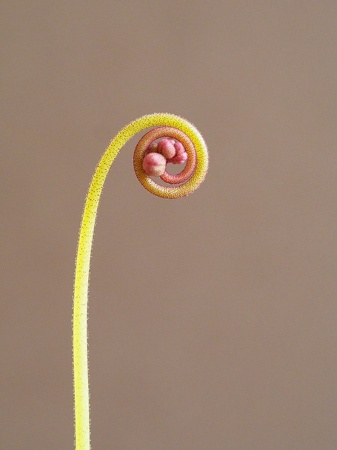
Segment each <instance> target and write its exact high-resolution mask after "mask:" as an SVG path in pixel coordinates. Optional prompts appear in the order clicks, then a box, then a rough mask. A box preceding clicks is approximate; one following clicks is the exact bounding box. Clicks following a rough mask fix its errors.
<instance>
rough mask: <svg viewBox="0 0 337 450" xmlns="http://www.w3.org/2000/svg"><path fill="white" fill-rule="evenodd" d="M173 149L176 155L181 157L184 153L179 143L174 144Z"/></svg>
mask: <svg viewBox="0 0 337 450" xmlns="http://www.w3.org/2000/svg"><path fill="white" fill-rule="evenodd" d="M174 148H175V149H176V155H182V154H183V153H185V149H184V146H183V144H182V143H181V142H179V141H177V142H175V144H174Z"/></svg>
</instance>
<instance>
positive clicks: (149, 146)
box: [133, 127, 207, 198]
mask: <svg viewBox="0 0 337 450" xmlns="http://www.w3.org/2000/svg"><path fill="white" fill-rule="evenodd" d="M158 138H161V139H160V141H159V142H155V141H156V140H157V139H158ZM167 138H171V139H167ZM203 156H204V155H203ZM184 162H186V166H185V167H184V169H183V170H182V171H181V172H180V173H179V174H177V175H173V174H170V173H169V172H167V170H166V165H167V163H173V164H182V163H184ZM203 162H204V163H205V161H203ZM197 164H198V158H197V154H196V150H195V147H194V145H193V143H192V141H191V139H190V138H189V137H188V136H187V135H186V134H185V133H183V132H182V131H181V130H180V129H178V128H173V127H158V128H154V129H152V130H151V131H149V132H148V133H146V134H145V135H144V136H143V137H142V138H141V139H140V141H139V142H138V144H137V146H136V148H135V152H134V157H133V165H134V169H135V173H136V176H137V178H138V180H139V181H140V183H141V184H142V185H143V186H144V187H145V189H147V190H148V191H149V192H151V193H152V194H155V195H157V196H159V197H164V198H179V197H183V196H186V195H188V194H190V193H191V192H193V191H194V190H195V189H196V188H197V187H198V186H199V185H200V183H201V182H202V181H203V179H204V176H205V174H206V171H205V168H204V171H202V170H200V167H199V174H197V175H199V176H195V177H194V178H192V179H191V177H193V174H194V172H195V171H196V168H197ZM206 170H207V168H206ZM200 172H201V173H200ZM151 175H157V176H160V178H161V179H162V180H163V181H165V182H166V183H169V184H177V185H178V184H179V186H176V187H165V186H161V185H159V184H157V183H156V182H155V181H154V180H152V179H151V178H150V176H151ZM200 175H201V176H200ZM189 180H191V181H189Z"/></svg>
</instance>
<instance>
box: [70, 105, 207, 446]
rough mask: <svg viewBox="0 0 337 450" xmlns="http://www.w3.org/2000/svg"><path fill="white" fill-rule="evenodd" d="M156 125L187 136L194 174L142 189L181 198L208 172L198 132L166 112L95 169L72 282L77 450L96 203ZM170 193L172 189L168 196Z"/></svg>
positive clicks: (119, 140)
mask: <svg viewBox="0 0 337 450" xmlns="http://www.w3.org/2000/svg"><path fill="white" fill-rule="evenodd" d="M157 126H171V127H174V128H177V129H180V130H181V131H183V132H184V133H186V135H187V136H188V137H189V138H190V140H191V141H192V143H193V145H194V146H195V151H196V155H197V160H198V165H197V167H196V170H195V173H194V174H193V175H192V177H191V178H190V179H189V180H188V182H187V183H186V184H187V185H189V188H188V189H186V188H185V187H184V188H182V187H180V186H178V187H174V188H164V187H162V186H158V185H156V184H155V185H154V184H153V182H152V180H151V179H150V180H148V177H146V175H145V174H140V175H137V176H140V177H143V178H144V179H145V180H143V181H144V182H145V184H146V183H147V186H145V187H146V189H148V190H150V191H151V192H152V193H154V194H155V195H159V196H161V197H166V198H177V197H180V196H182V195H187V194H188V193H189V192H191V191H192V190H194V189H195V188H196V187H197V186H198V185H199V184H200V182H201V181H202V180H203V179H204V177H205V174H206V171H207V166H208V157H207V150H206V145H205V143H204V141H203V138H202V137H201V135H200V133H199V132H198V131H197V129H196V128H195V127H194V126H193V125H191V124H190V123H189V122H187V121H186V120H184V119H182V118H180V117H178V116H175V115H172V114H165V113H164V114H151V115H147V116H143V117H140V118H139V119H136V120H135V121H133V122H131V123H130V124H129V125H127V126H126V127H125V128H123V129H122V130H121V131H120V132H119V133H118V134H117V136H116V137H115V138H114V139H113V140H112V141H111V142H110V144H109V146H108V148H107V149H106V151H105V153H104V154H103V156H102V158H101V160H100V162H99V164H98V166H97V168H96V170H95V173H94V176H93V178H92V181H91V184H90V187H89V191H88V195H87V198H86V202H85V206H84V211H83V216H82V223H81V227H80V234H79V241H78V249H77V257H76V269H75V282H74V308H73V370H74V397H75V440H76V450H89V449H90V418H89V380H88V378H89V375H88V350H87V306H88V285H89V270H90V255H91V248H92V242H93V235H94V227H95V221H96V215H97V209H98V204H99V200H100V196H101V193H102V189H103V185H104V182H105V179H106V177H107V174H108V172H109V169H110V166H111V164H112V163H113V161H114V159H115V158H116V156H117V154H118V152H119V150H120V149H121V148H122V147H123V145H124V144H125V143H126V142H127V141H128V140H129V139H130V138H132V137H133V136H134V135H135V134H136V133H138V132H139V131H141V130H143V129H145V128H149V127H157ZM138 169H139V168H138ZM169 190H171V193H170V192H169Z"/></svg>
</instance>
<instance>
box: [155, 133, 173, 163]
mask: <svg viewBox="0 0 337 450" xmlns="http://www.w3.org/2000/svg"><path fill="white" fill-rule="evenodd" d="M157 151H158V152H159V153H161V154H162V155H164V156H165V158H166V159H171V158H173V157H174V156H175V154H176V149H175V148H174V144H173V142H172V139H168V138H164V139H161V140H160V141H159V142H158V147H157Z"/></svg>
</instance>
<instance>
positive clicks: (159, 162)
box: [143, 153, 166, 177]
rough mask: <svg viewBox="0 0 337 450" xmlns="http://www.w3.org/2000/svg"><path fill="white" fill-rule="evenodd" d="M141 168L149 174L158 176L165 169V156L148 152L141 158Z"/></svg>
mask: <svg viewBox="0 0 337 450" xmlns="http://www.w3.org/2000/svg"><path fill="white" fill-rule="evenodd" d="M143 169H144V172H145V173H146V174H147V175H149V176H154V177H160V176H161V175H163V173H164V172H165V169H166V159H165V156H163V155H161V154H160V153H148V154H147V155H146V156H145V158H144V159H143Z"/></svg>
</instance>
